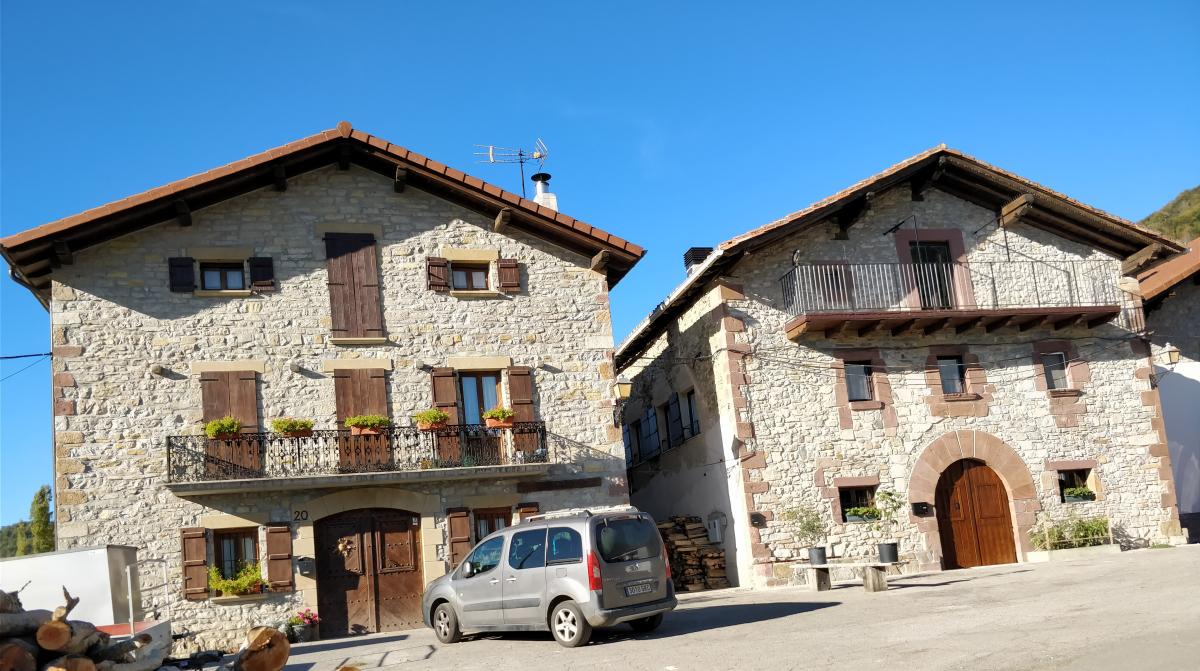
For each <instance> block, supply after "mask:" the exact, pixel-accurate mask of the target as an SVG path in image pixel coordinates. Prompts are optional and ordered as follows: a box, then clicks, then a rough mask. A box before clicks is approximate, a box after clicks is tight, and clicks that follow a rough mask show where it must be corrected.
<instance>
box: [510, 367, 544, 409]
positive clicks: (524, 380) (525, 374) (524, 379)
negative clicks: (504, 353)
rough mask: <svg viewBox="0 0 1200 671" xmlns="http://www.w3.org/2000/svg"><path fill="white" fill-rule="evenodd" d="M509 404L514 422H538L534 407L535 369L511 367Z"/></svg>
mask: <svg viewBox="0 0 1200 671" xmlns="http://www.w3.org/2000/svg"><path fill="white" fill-rule="evenodd" d="M508 403H509V405H510V406H511V407H512V411H513V421H515V422H534V421H537V413H536V412H535V411H534V407H533V369H532V368H530V367H529V366H509V368H508Z"/></svg>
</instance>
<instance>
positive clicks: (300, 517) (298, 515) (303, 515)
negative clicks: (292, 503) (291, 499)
mask: <svg viewBox="0 0 1200 671" xmlns="http://www.w3.org/2000/svg"><path fill="white" fill-rule="evenodd" d="M292 514H293V515H294V517H292V520H293V521H296V522H303V521H305V520H307V519H308V511H307V510H293V511H292Z"/></svg>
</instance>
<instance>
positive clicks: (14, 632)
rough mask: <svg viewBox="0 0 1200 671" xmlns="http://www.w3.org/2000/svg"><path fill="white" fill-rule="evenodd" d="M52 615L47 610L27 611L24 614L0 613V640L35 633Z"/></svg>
mask: <svg viewBox="0 0 1200 671" xmlns="http://www.w3.org/2000/svg"><path fill="white" fill-rule="evenodd" d="M51 617H53V614H52V613H51V612H50V611H48V610H27V611H25V612H24V613H0V638H7V637H9V636H24V635H25V634H32V633H33V632H35V631H37V629H38V627H40V626H42V625H43V624H45V623H47V622H49V621H50V618H51Z"/></svg>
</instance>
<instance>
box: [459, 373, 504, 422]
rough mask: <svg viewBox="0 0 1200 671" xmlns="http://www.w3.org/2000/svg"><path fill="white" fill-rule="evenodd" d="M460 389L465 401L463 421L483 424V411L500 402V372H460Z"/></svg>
mask: <svg viewBox="0 0 1200 671" xmlns="http://www.w3.org/2000/svg"><path fill="white" fill-rule="evenodd" d="M458 389H459V395H460V396H462V401H463V423H464V424H482V423H483V413H485V412H487V411H488V410H491V409H492V408H494V407H496V406H497V405H498V404H499V403H500V373H496V372H488V373H460V374H459V376H458Z"/></svg>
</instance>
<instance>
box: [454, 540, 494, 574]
mask: <svg viewBox="0 0 1200 671" xmlns="http://www.w3.org/2000/svg"><path fill="white" fill-rule="evenodd" d="M503 551H504V536H497V537H495V538H492V539H489V540H488V541H487V542H486V543H483V544H482V545H480V546H479V547H477V548H475V549H474V550H472V551H471V554H470V556H468V557H467V561H469V562H471V575H479V574H480V573H487V572H488V571H490V570H492V569H494V568H496V567H497V566H499V565H500V553H501V552H503ZM463 563H464V564H465V563H466V562H463ZM464 577H468V578H469V577H470V576H464Z"/></svg>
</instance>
